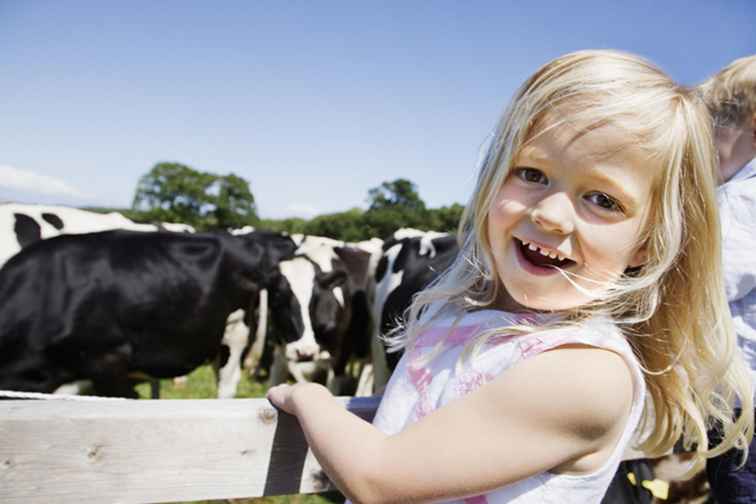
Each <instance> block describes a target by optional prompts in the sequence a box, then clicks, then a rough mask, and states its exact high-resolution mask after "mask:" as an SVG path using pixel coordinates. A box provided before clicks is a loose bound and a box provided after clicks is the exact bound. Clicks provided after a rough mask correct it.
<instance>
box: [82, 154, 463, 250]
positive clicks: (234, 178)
mask: <svg viewBox="0 0 756 504" xmlns="http://www.w3.org/2000/svg"><path fill="white" fill-rule="evenodd" d="M367 202H368V208H367V210H363V209H361V208H352V209H349V210H346V211H343V212H336V213H330V214H323V215H318V216H316V217H313V218H311V219H304V218H300V217H291V218H285V219H261V218H260V217H259V216H258V213H257V206H256V204H255V198H254V195H253V194H252V191H251V189H250V185H249V182H248V181H247V180H245V179H244V178H243V177H240V176H238V175H235V174H233V173H230V174H227V175H218V174H214V173H210V172H204V171H200V170H196V169H194V168H191V167H189V166H186V165H184V164H181V163H169V162H161V163H157V164H156V165H155V166H153V167H152V169H151V170H150V171H149V172H148V173H146V174H145V175H143V176H142V177H141V178H140V179H139V182H138V184H137V188H136V192H135V194H134V200H133V203H132V206H131V208H130V209H114V208H90V210H94V211H118V212H121V213H122V214H124V215H125V216H126V217H128V218H130V219H131V220H134V221H136V222H181V223H185V224H190V225H192V226H194V228H196V229H197V230H198V231H209V230H216V229H229V228H240V227H243V226H247V225H249V226H254V227H255V228H256V229H268V230H272V231H279V232H287V233H304V234H312V235H319V236H327V237H330V238H334V239H337V240H343V241H361V240H367V239H369V238H372V237H379V238H383V239H385V238H387V237H389V236H391V234H392V233H393V232H394V231H396V230H397V229H400V228H403V227H412V228H417V229H423V230H436V231H449V232H453V231H455V230H456V228H457V224H458V223H459V219H460V217H461V216H462V210H463V208H464V207H463V206H462V205H460V204H458V203H454V204H452V205H450V206H442V207H440V208H428V207H427V205H426V204H425V202H424V201H423V200H422V198H420V195H419V193H418V188H417V185H416V184H414V183H413V182H411V181H410V180H407V179H404V178H399V179H396V180H392V181H386V182H383V183H382V184H381V185H380V186H378V187H374V188H372V189H370V190H369V191H368V194H367Z"/></svg>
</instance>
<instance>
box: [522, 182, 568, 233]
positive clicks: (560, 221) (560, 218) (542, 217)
mask: <svg viewBox="0 0 756 504" xmlns="http://www.w3.org/2000/svg"><path fill="white" fill-rule="evenodd" d="M530 218H531V219H532V220H533V222H534V223H535V224H537V225H538V226H539V227H540V228H542V229H543V230H545V231H548V232H551V233H559V234H570V233H572V232H573V231H574V230H575V208H574V207H573V205H572V201H571V200H570V198H569V197H568V196H567V195H566V194H565V193H561V192H560V193H552V194H550V195H548V196H546V197H545V198H543V199H542V200H540V201H539V202H538V203H537V204H536V205H535V206H533V208H532V210H531V211H530Z"/></svg>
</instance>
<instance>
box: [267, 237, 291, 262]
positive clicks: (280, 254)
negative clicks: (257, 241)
mask: <svg viewBox="0 0 756 504" xmlns="http://www.w3.org/2000/svg"><path fill="white" fill-rule="evenodd" d="M296 250H297V245H296V243H294V240H292V239H291V238H289V237H288V236H283V235H279V236H277V237H276V239H274V240H270V242H269V243H268V254H269V256H270V260H271V262H272V263H273V264H276V265H277V264H278V263H280V262H281V261H286V260H288V259H291V258H292V257H294V253H295V252H296Z"/></svg>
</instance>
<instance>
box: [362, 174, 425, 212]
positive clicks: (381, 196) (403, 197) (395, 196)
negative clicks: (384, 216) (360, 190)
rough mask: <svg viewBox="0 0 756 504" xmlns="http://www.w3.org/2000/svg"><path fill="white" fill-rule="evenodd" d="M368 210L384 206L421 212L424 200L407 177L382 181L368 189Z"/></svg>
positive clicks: (380, 208) (423, 208) (423, 207)
mask: <svg viewBox="0 0 756 504" xmlns="http://www.w3.org/2000/svg"><path fill="white" fill-rule="evenodd" d="M368 203H369V204H370V207H369V210H382V209H384V208H403V209H407V210H415V211H418V212H422V211H423V210H425V202H424V201H423V200H422V199H420V195H419V194H418V193H417V186H416V185H415V184H414V183H413V182H411V181H409V180H407V179H402V178H399V179H396V180H393V181H391V182H384V183H382V184H381V185H380V186H378V187H374V188H372V189H370V190H369V191H368Z"/></svg>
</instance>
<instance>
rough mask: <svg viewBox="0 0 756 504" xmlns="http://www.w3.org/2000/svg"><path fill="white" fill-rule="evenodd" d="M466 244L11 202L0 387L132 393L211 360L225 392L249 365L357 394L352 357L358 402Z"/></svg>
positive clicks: (409, 233) (0, 237)
mask: <svg viewBox="0 0 756 504" xmlns="http://www.w3.org/2000/svg"><path fill="white" fill-rule="evenodd" d="M457 250H458V248H457V243H456V240H455V238H454V237H453V236H449V235H446V234H442V233H435V232H423V231H417V230H410V229H403V230H399V231H397V232H396V233H395V235H394V236H393V237H391V238H390V239H388V240H386V241H385V242H384V241H382V240H380V239H377V238H374V239H372V240H368V241H365V242H359V243H345V242H340V241H337V240H332V239H329V238H324V237H316V236H302V235H292V236H287V235H283V234H278V233H273V232H266V231H254V230H251V229H249V228H246V229H243V230H230V231H228V232H217V233H195V232H194V230H193V229H192V228H191V227H190V226H186V225H182V224H167V223H166V224H158V225H151V224H137V223H134V222H132V221H130V220H129V219H126V218H125V217H123V216H122V215H120V214H117V213H111V214H98V213H93V212H87V211H84V210H78V209H73V208H67V207H53V206H39V205H21V204H3V205H0V266H2V267H1V268H0V299H2V303H0V390H13V391H31V392H53V391H56V390H70V389H69V388H65V387H67V386H68V384H72V383H82V382H86V383H89V384H91V386H92V388H93V390H94V393H96V394H98V395H106V396H121V397H136V393H135V391H134V385H135V384H136V383H138V382H140V381H144V380H146V379H149V378H169V377H178V376H182V375H185V374H187V373H189V372H190V371H192V370H193V369H194V368H196V367H197V366H200V365H202V364H204V363H206V362H212V363H213V364H214V368H215V370H216V376H217V377H218V397H221V398H228V397H233V396H234V394H235V391H236V385H237V384H238V382H239V379H240V377H241V372H242V366H243V363H244V362H250V361H254V362H256V363H257V366H258V370H257V371H258V373H257V374H258V376H261V375H265V374H267V376H268V380H270V381H271V382H272V383H280V382H283V381H285V380H287V379H289V378H290V377H293V378H294V379H296V380H312V379H320V380H323V381H325V382H327V384H328V386H329V388H331V390H332V391H334V392H335V393H337V394H352V393H355V389H356V388H357V380H355V379H354V377H353V375H352V374H351V373H350V372H349V371H350V368H353V367H354V366H349V364H350V362H357V363H359V364H360V368H361V369H362V377H361V379H360V380H359V384H360V386H359V390H358V391H356V392H357V393H358V394H370V393H372V391H373V390H374V389H375V388H379V387H380V386H381V385H382V384H383V383H385V381H386V380H387V379H388V376H389V373H390V369H391V368H392V367H393V366H394V365H395V364H396V362H397V360H398V356H397V355H396V354H387V353H386V352H385V350H384V346H383V344H382V340H381V339H380V337H379V336H380V334H385V333H387V332H388V331H389V330H391V328H392V327H393V326H394V325H395V324H396V323H397V321H398V320H399V319H400V317H401V316H402V314H403V312H404V310H405V309H406V308H407V307H408V306H409V303H410V301H411V298H412V295H413V294H415V293H416V292H417V291H418V290H420V289H421V288H422V287H423V286H425V285H426V284H427V283H428V282H429V281H430V280H432V278H433V277H434V276H435V275H437V274H438V273H439V272H440V271H442V270H443V269H444V268H445V267H446V266H448V265H449V264H450V263H451V261H452V260H454V258H455V257H456V255H457ZM250 356H252V357H253V358H250ZM260 368H262V369H263V371H262V372H261V371H260ZM62 387H64V388H62Z"/></svg>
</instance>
